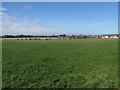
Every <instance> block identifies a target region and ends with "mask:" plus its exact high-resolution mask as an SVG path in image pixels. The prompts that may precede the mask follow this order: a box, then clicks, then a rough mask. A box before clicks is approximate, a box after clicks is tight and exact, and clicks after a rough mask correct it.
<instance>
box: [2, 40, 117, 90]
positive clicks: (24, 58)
mask: <svg viewBox="0 0 120 90" xmlns="http://www.w3.org/2000/svg"><path fill="white" fill-rule="evenodd" d="M2 49H3V50H2V51H3V53H2V56H3V57H2V58H3V61H2V64H3V88H4V87H11V88H13V87H18V88H24V87H25V88H30V87H32V88H41V87H49V88H86V87H87V88H96V87H97V88H98V87H100V88H107V87H109V88H112V87H114V88H117V87H118V40H117V39H79V40H3V47H2Z"/></svg>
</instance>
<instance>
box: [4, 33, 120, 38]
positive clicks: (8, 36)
mask: <svg viewBox="0 0 120 90" xmlns="http://www.w3.org/2000/svg"><path fill="white" fill-rule="evenodd" d="M104 36H108V37H110V36H117V37H120V34H106V35H66V34H61V35H51V36H50V35H39V36H38V35H3V36H2V38H37V37H39V38H40V37H41V38H42V37H46V38H47V37H49V38H52V37H56V38H69V39H86V38H102V37H104Z"/></svg>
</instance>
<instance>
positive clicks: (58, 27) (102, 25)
mask: <svg viewBox="0 0 120 90" xmlns="http://www.w3.org/2000/svg"><path fill="white" fill-rule="evenodd" d="M0 11H1V13H0V15H2V16H3V17H2V21H3V24H2V33H3V35H5V34H12V35H18V34H31V35H53V34H113V33H118V3H117V2H111V3H110V2H103V3H100V2H96V3H93V2H91V3H88V2H85V3H83V2H79V3H78V2H74V3H73V2H60V3H59V2H56V3H55V2H49V3H48V2H31V3H30V2H16V3H15V2H11V3H10V2H3V4H2V8H0Z"/></svg>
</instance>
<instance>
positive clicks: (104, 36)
mask: <svg viewBox="0 0 120 90" xmlns="http://www.w3.org/2000/svg"><path fill="white" fill-rule="evenodd" d="M101 38H120V34H107V35H102V37H101Z"/></svg>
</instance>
